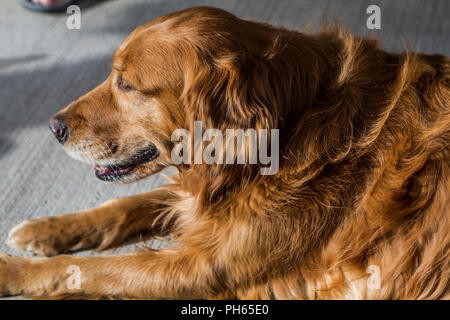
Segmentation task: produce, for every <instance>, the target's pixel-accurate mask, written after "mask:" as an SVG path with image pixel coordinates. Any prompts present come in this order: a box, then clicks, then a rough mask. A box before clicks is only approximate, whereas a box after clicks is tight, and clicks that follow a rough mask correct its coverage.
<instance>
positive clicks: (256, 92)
mask: <svg viewBox="0 0 450 320" xmlns="http://www.w3.org/2000/svg"><path fill="white" fill-rule="evenodd" d="M194 60H195V62H194V63H192V64H190V65H189V66H188V67H187V70H186V75H185V87H184V92H183V99H184V103H185V106H186V109H187V112H188V114H187V121H189V122H190V123H192V122H193V121H202V122H203V123H204V125H205V127H209V128H217V129H227V128H242V129H247V128H253V129H272V128H278V120H279V114H278V111H279V108H278V106H277V105H276V104H277V101H276V99H275V94H274V92H273V90H272V86H271V85H270V82H269V77H268V76H267V74H268V70H265V69H264V67H263V66H262V65H261V64H259V63H258V62H257V61H255V60H254V59H252V58H250V57H249V55H248V54H246V53H245V52H239V53H233V54H230V55H228V56H222V57H219V58H217V57H214V58H212V57H208V56H206V57H205V56H203V57H201V56H197V57H196V59H194ZM187 125H188V126H189V123H188V124H187Z"/></svg>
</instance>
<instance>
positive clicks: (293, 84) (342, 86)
mask: <svg viewBox="0 0 450 320" xmlns="http://www.w3.org/2000/svg"><path fill="white" fill-rule="evenodd" d="M449 68H450V67H449V59H448V58H446V57H443V56H440V55H424V54H415V53H411V52H406V53H402V54H391V53H387V52H385V51H383V50H381V49H380V48H379V47H378V45H377V41H375V40H371V39H364V38H359V37H356V36H354V35H351V34H349V33H348V32H345V31H342V30H341V29H340V28H328V29H326V30H323V31H320V32H318V33H316V34H312V35H306V34H302V33H300V32H296V31H289V30H285V29H282V28H276V27H272V26H270V25H267V24H261V23H255V22H250V21H246V20H241V19H239V18H237V17H235V16H233V15H232V14H230V13H227V12H225V11H222V10H219V9H214V8H204V7H200V8H191V9H187V10H184V11H180V12H176V13H173V14H169V15H165V16H163V17H160V18H158V19H156V20H154V21H152V22H149V23H147V24H144V25H142V26H140V27H139V28H137V29H136V30H135V31H133V32H132V33H131V34H130V35H129V36H128V37H127V39H126V40H125V41H124V43H123V44H122V45H121V46H120V47H119V48H118V50H117V51H116V52H115V54H114V59H113V65H112V71H111V74H110V76H109V77H108V79H107V80H106V81H105V82H104V83H102V84H101V85H99V86H98V87H97V88H95V89H94V90H92V91H91V92H89V93H88V94H86V95H84V96H82V97H80V98H79V99H78V100H76V101H75V102H73V103H72V104H70V105H69V106H68V107H67V108H65V109H64V110H62V111H61V112H59V113H58V114H57V115H56V116H55V117H53V118H52V119H51V121H50V129H51V130H52V132H53V133H54V135H55V136H56V137H57V139H58V140H59V142H61V144H62V145H63V146H64V148H65V149H66V150H67V151H68V152H69V153H70V154H71V155H72V156H74V157H75V158H77V159H80V160H82V161H86V162H90V163H94V164H95V166H94V169H95V173H96V175H97V177H98V178H100V179H102V180H105V181H117V182H132V181H135V180H138V179H141V178H144V177H147V176H149V175H151V174H153V173H156V172H158V171H160V170H161V169H162V168H165V167H167V166H171V165H175V166H176V167H177V169H178V173H177V174H176V175H175V176H174V177H172V181H171V182H170V184H168V185H165V186H163V187H161V188H158V189H156V190H152V191H150V192H147V193H144V194H140V195H135V196H131V197H127V198H123V199H115V200H112V201H109V202H107V203H105V204H103V205H102V206H100V207H98V208H94V209H92V210H87V211H84V212H80V213H76V214H65V215H60V216H55V217H45V218H41V219H37V220H31V221H27V222H25V223H23V224H21V225H19V226H18V227H16V228H14V229H13V230H12V231H11V234H10V236H9V239H8V242H9V244H10V245H12V246H15V247H17V248H20V249H22V250H26V251H31V252H34V253H37V254H39V255H43V256H54V257H41V258H39V257H33V258H31V257H20V256H11V255H4V254H3V255H0V294H1V295H25V296H31V297H50V298H63V297H75V298H106V297H112V298H207V299H211V298H239V299H253V298H257V299H271V298H276V299H286V298H292V299H345V298H357V299H446V298H449V261H450V259H449V248H450V233H449V230H450V224H449V216H450V198H449V190H450V177H449V166H450V156H449V152H450V112H449V105H450V89H449V79H450V72H449V71H450V69H449ZM195 121H202V123H203V125H204V128H216V129H217V130H219V132H225V131H226V130H227V129H230V128H232V129H233V128H242V129H244V130H245V129H255V130H260V129H267V130H269V129H276V130H279V131H278V132H279V169H278V170H277V172H276V173H275V174H271V175H263V174H261V170H260V169H261V168H262V164H261V163H256V164H250V163H244V164H237V163H236V164H234V165H229V164H220V163H218V164H206V163H181V164H175V163H174V161H173V155H172V150H173V148H174V146H175V144H176V142H177V141H174V140H173V139H172V138H173V137H172V134H173V132H174V131H175V130H177V129H179V128H185V129H186V130H187V131H188V132H192V131H193V126H194V122H195ZM178 142H179V141H178ZM268 143H269V144H270V143H274V141H268ZM241 147H242V146H241ZM243 148H244V149H245V150H240V149H239V147H238V148H237V153H236V154H238V153H239V152H246V151H248V150H247V148H248V145H247V144H245V145H244V146H243ZM238 149H239V150H238ZM190 156H193V155H192V154H191V155H190ZM148 231H150V232H151V233H153V234H160V233H164V232H168V233H170V234H171V235H172V236H173V237H174V238H176V241H177V243H178V244H179V245H178V246H176V247H174V248H170V249H163V250H151V249H148V250H143V251H140V252H137V253H134V254H126V255H109V256H94V257H80V256H71V255H59V254H61V253H67V252H70V251H76V250H83V249H88V248H97V249H99V250H102V249H105V248H110V247H112V246H117V245H119V244H121V243H122V242H123V241H124V240H126V239H127V238H129V237H131V236H134V235H136V234H139V233H142V232H148ZM71 268H77V270H78V271H79V275H81V278H80V279H81V280H80V283H79V285H78V286H70V285H68V280H70V277H71V276H73V273H71V271H70V270H71Z"/></svg>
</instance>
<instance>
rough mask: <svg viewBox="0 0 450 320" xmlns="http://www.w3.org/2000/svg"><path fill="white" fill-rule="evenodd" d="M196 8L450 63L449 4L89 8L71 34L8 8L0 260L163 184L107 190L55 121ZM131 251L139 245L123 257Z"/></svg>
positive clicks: (0, 107)
mask: <svg viewBox="0 0 450 320" xmlns="http://www.w3.org/2000/svg"><path fill="white" fill-rule="evenodd" d="M370 4H377V5H379V6H380V7H381V27H382V28H381V30H380V31H371V30H368V29H367V28H366V19H367V17H368V14H366V8H367V6H369V5H370ZM197 5H208V6H216V7H220V8H224V9H226V10H229V11H231V12H233V13H235V14H236V15H238V16H239V17H242V18H251V19H253V20H258V21H266V22H269V23H273V24H277V25H282V26H285V27H289V28H293V27H298V28H304V27H305V26H306V25H308V26H309V28H310V29H314V27H315V26H317V25H318V24H319V23H320V21H323V19H324V17H325V16H327V17H328V20H330V19H336V20H338V21H340V22H341V23H342V24H344V25H345V26H346V27H348V28H349V29H351V30H353V31H356V32H361V33H363V34H368V35H373V34H374V35H376V34H378V33H379V34H380V36H381V40H382V43H383V45H384V47H385V48H387V49H390V50H396V51H399V50H402V49H403V48H405V46H408V47H409V48H412V49H415V50H419V51H421V52H425V53H440V54H444V55H447V56H449V55H450V19H448V14H449V12H450V1H448V0H442V1H438V0H436V1H434V0H427V1H423V0H389V1H388V0H386V1H379V0H376V1H373V0H370V1H361V0H352V1H350V0H342V1H339V0H249V1H245V0H218V1H213V0H211V1H194V0H188V1H184V0H183V1H182V0H149V1H144V0H127V1H124V0H122V1H118V0H115V1H114V0H110V1H82V2H81V3H80V6H81V8H82V25H81V30H68V29H67V28H66V19H67V15H65V14H57V15H54V14H36V13H32V12H29V11H25V10H23V9H22V7H21V6H20V5H19V4H18V1H15V0H0V168H1V171H2V172H1V176H0V252H5V253H10V254H22V253H20V252H18V251H16V250H14V249H11V248H9V247H8V246H7V245H6V243H5V241H6V237H7V234H8V232H9V230H10V229H11V228H12V227H14V226H15V225H16V224H18V223H20V222H21V221H23V220H27V219H31V218H38V217H42V216H46V215H57V214H61V213H67V212H77V211H79V210H83V209H87V208H90V207H93V206H97V205H99V204H101V203H102V202H104V201H106V200H108V199H111V198H114V197H120V196H125V195H129V194H134V193H138V192H142V191H145V190H149V189H152V188H155V187H157V186H158V185H160V184H161V183H163V178H162V177H161V176H160V175H157V176H154V177H151V178H149V179H147V180H145V181H142V182H139V183H136V184H133V185H126V186H123V185H111V184H107V183H104V182H101V181H99V180H98V179H96V178H95V176H94V173H93V170H92V169H91V168H90V167H89V166H88V165H85V164H81V163H79V162H77V161H75V160H73V159H71V158H69V157H68V156H67V155H66V154H65V152H64V151H63V149H62V148H61V147H60V146H59V145H58V143H57V142H56V140H55V139H54V137H53V136H52V135H51V133H50V131H49V130H48V127H47V126H48V120H49V118H50V116H51V115H52V114H54V113H55V112H57V111H58V110H60V109H61V108H63V107H64V106H66V105H67V104H69V103H70V102H71V101H73V100H74V99H76V98H77V97H79V96H80V95H82V94H84V93H86V92H88V91H89V90H90V89H91V88H93V87H94V86H96V85H97V84H99V83H100V82H102V81H103V80H104V79H105V78H106V76H107V74H108V72H109V69H110V61H111V55H112V53H113V51H114V50H115V48H116V47H117V46H118V45H119V44H120V43H121V42H122V41H123V40H124V38H125V36H126V35H127V34H128V33H129V32H130V31H132V30H133V29H134V28H135V27H137V26H138V25H140V24H142V23H144V22H147V21H149V20H152V19H154V18H156V17H158V16H160V15H163V14H166V13H169V12H172V11H176V10H180V9H183V8H186V7H190V6H197ZM149 243H150V245H151V246H153V247H155V248H163V247H165V246H167V245H169V243H168V242H166V241H160V240H153V241H150V242H149ZM130 250H134V246H133V245H128V246H125V247H124V248H121V249H119V252H129V251H130ZM114 252H117V250H115V251H114ZM109 253H111V251H109V252H106V253H102V254H109ZM79 254H99V253H94V252H92V251H88V252H84V253H79Z"/></svg>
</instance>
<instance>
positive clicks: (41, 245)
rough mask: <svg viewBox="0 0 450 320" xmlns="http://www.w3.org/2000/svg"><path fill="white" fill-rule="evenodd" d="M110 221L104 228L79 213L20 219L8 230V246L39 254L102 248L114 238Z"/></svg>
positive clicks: (51, 254)
mask: <svg viewBox="0 0 450 320" xmlns="http://www.w3.org/2000/svg"><path fill="white" fill-rule="evenodd" d="M117 233H118V230H117V228H116V224H115V223H114V221H112V222H111V223H110V224H108V227H107V228H105V227H103V228H100V227H97V226H96V224H95V222H94V223H93V222H92V221H90V220H89V219H88V218H86V217H85V214H83V213H77V214H64V215H60V216H56V217H44V218H40V219H35V220H28V221H25V222H22V223H21V224H19V225H18V226H16V227H15V228H13V229H12V230H11V232H10V233H9V236H8V240H7V242H8V245H9V246H11V247H13V248H17V249H19V250H22V251H25V252H28V253H31V254H34V255H40V256H54V255H57V254H61V253H67V252H72V251H78V250H83V249H89V248H93V247H98V248H101V249H102V248H106V247H107V246H108V245H109V244H110V243H111V242H112V240H113V239H115V238H116V237H117Z"/></svg>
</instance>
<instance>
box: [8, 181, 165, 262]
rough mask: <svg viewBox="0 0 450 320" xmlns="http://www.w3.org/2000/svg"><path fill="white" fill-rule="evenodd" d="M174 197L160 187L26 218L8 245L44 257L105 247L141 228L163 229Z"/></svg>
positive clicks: (137, 231) (135, 232)
mask: <svg viewBox="0 0 450 320" xmlns="http://www.w3.org/2000/svg"><path fill="white" fill-rule="evenodd" d="M173 197H174V195H173V194H172V193H170V192H168V191H167V190H165V189H157V190H154V191H150V192H147V193H143V194H139V195H135V196H130V197H126V198H121V199H115V200H110V201H108V202H106V203H105V204H103V205H102V206H100V207H97V208H94V209H91V210H87V211H82V212H79V213H75V214H64V215H60V216H54V217H44V218H40V219H36V220H29V221H25V222H23V223H21V224H20V225H18V226H17V227H15V228H14V229H12V230H11V232H10V235H9V237H8V244H9V245H10V246H12V247H16V248H18V249H20V250H23V251H27V252H31V253H35V254H39V255H44V256H52V255H56V254H60V253H64V252H70V251H77V250H82V249H88V248H93V247H96V248H97V249H99V250H102V249H105V248H108V247H111V246H115V245H118V244H120V243H121V242H123V241H124V240H125V239H126V238H128V237H130V236H132V235H135V234H137V233H139V232H140V231H142V232H145V231H152V232H153V231H156V232H157V231H159V230H158V229H160V228H159V227H160V226H161V223H158V221H159V220H161V219H157V218H158V217H160V215H161V214H162V212H163V211H164V208H166V205H165V204H164V202H167V201H170V199H171V198H173Z"/></svg>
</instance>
